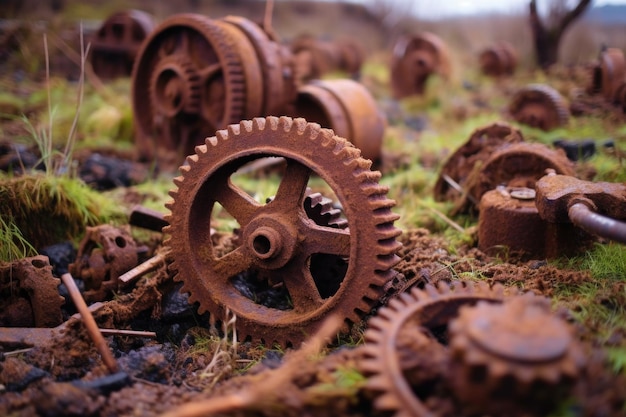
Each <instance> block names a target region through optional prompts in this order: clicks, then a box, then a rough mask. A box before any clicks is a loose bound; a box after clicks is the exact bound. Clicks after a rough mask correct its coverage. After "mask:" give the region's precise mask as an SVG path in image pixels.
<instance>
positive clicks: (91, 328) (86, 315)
mask: <svg viewBox="0 0 626 417" xmlns="http://www.w3.org/2000/svg"><path fill="white" fill-rule="evenodd" d="M61 281H63V284H65V286H66V287H67V290H68V292H69V294H70V297H72V301H74V305H75V306H76V309H77V310H78V312H79V313H80V315H81V318H82V320H83V323H84V324H85V327H86V328H87V333H89V337H91V340H92V341H93V343H94V345H96V349H98V352H99V353H100V356H102V361H103V362H104V364H105V365H106V367H107V369H108V370H109V372H111V373H112V374H114V373H116V372H117V371H118V366H117V362H116V361H115V358H114V357H113V354H112V353H111V350H110V349H109V345H108V344H107V342H106V340H104V337H103V336H102V333H100V329H98V325H97V324H96V320H95V319H94V318H93V315H92V314H91V311H89V307H87V303H85V300H84V299H83V296H82V295H81V293H80V291H79V290H78V287H77V286H76V283H75V282H74V278H73V277H72V275H71V274H70V273H66V274H63V275H61Z"/></svg>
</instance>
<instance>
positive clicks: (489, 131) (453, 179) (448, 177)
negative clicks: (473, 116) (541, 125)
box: [434, 122, 524, 211]
mask: <svg viewBox="0 0 626 417" xmlns="http://www.w3.org/2000/svg"><path fill="white" fill-rule="evenodd" d="M523 140H524V138H523V136H522V132H520V130H519V129H516V128H514V127H512V126H510V125H509V124H507V123H504V122H496V123H492V124H490V125H488V126H484V127H481V128H478V129H476V130H475V131H474V132H473V133H472V135H471V136H470V138H469V139H468V140H467V142H465V143H464V144H463V145H461V146H460V147H459V148H458V149H457V150H456V151H455V152H454V153H453V154H452V155H451V156H450V158H448V160H447V161H446V163H445V164H444V166H443V168H442V169H441V172H440V174H439V178H438V179H437V183H436V184H435V188H434V195H435V200H437V201H447V200H453V201H457V204H456V207H457V211H465V210H467V209H468V208H469V206H470V205H471V204H474V205H477V204H478V200H475V201H473V202H472V201H468V199H467V198H468V196H469V195H468V193H467V186H468V184H471V183H472V179H473V178H474V177H475V176H476V175H477V174H478V170H480V167H481V166H482V164H483V163H484V162H485V161H486V160H487V159H489V157H490V156H491V155H492V154H493V152H494V151H495V150H496V149H498V148H499V147H500V146H502V145H505V144H508V143H518V142H522V141H523ZM456 184H458V186H457V185H456ZM455 187H456V188H455ZM458 188H460V189H458ZM470 198H473V196H470Z"/></svg>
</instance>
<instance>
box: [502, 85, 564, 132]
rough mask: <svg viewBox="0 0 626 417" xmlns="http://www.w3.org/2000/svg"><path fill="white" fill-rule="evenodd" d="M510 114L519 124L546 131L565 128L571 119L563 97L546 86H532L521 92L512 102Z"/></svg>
mask: <svg viewBox="0 0 626 417" xmlns="http://www.w3.org/2000/svg"><path fill="white" fill-rule="evenodd" d="M509 113H510V114H511V116H513V118H514V119H515V120H516V121H518V122H519V123H522V124H525V125H529V126H532V127H536V128H539V129H541V130H545V131H548V130H552V129H555V128H557V127H560V126H564V125H566V124H567V121H568V119H569V110H568V109H567V105H566V104H565V100H564V99H563V97H562V96H561V95H560V94H559V92H558V91H556V90H555V89H554V88H552V87H550V86H548V85H545V84H531V85H528V86H527V87H525V88H522V89H521V90H519V91H518V92H517V93H516V94H515V95H514V96H513V98H512V100H511V103H510V105H509Z"/></svg>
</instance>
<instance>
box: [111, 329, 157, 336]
mask: <svg viewBox="0 0 626 417" xmlns="http://www.w3.org/2000/svg"><path fill="white" fill-rule="evenodd" d="M99 330H100V333H102V334H103V335H106V336H135V337H156V332H144V331H140V330H120V329H99Z"/></svg>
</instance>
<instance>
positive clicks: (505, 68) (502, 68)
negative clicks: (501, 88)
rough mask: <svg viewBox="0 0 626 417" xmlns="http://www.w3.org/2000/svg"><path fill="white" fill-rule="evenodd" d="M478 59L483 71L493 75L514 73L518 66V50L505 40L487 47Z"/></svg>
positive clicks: (499, 75)
mask: <svg viewBox="0 0 626 417" xmlns="http://www.w3.org/2000/svg"><path fill="white" fill-rule="evenodd" d="M478 59H479V63H480V69H481V71H482V73H483V74H485V75H489V76H493V77H501V76H503V75H512V74H513V73H514V72H515V67H516V66H517V52H516V51H515V48H514V47H513V45H511V44H510V43H508V42H505V41H501V42H498V43H496V44H495V45H493V46H490V47H488V48H486V49H485V50H483V51H482V52H481V53H480V55H479V57H478Z"/></svg>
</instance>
